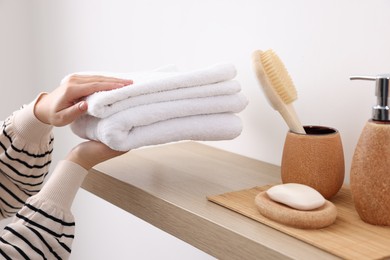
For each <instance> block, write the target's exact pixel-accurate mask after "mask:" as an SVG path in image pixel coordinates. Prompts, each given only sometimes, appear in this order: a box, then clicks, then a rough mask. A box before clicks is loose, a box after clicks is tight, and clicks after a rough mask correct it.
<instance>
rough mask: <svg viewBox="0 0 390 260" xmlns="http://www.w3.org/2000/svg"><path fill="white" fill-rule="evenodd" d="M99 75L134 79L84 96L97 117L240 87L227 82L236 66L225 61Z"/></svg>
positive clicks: (236, 90) (226, 91)
mask: <svg viewBox="0 0 390 260" xmlns="http://www.w3.org/2000/svg"><path fill="white" fill-rule="evenodd" d="M100 74H101V75H106V76H116V77H120V78H128V79H132V80H133V81H134V83H133V84H132V85H129V86H125V87H123V88H119V89H115V90H110V91H102V92H97V93H94V94H92V95H90V96H89V97H87V102H88V113H89V114H90V115H93V116H95V117H100V118H104V117H108V116H110V115H112V114H114V113H117V112H119V111H121V110H124V109H127V108H129V107H134V106H138V105H145V104H151V103H156V102H163V101H174V100H178V99H185V98H199V97H207V96H217V95H228V94H233V93H237V92H239V91H240V90H241V87H240V85H239V84H238V82H237V81H233V80H232V81H230V80H231V79H233V78H234V77H235V76H236V69H235V67H234V65H232V64H228V63H221V64H217V65H214V66H211V67H208V68H204V69H198V70H192V71H187V72H177V71H169V70H165V71H164V70H157V71H151V72H144V73H139V72H138V73H129V74H113V73H100Z"/></svg>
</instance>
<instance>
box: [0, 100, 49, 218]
mask: <svg viewBox="0 0 390 260" xmlns="http://www.w3.org/2000/svg"><path fill="white" fill-rule="evenodd" d="M34 104H35V101H34V102H32V103H30V104H29V105H26V106H24V107H23V108H22V109H20V110H18V111H16V112H14V113H13V114H12V115H11V116H10V117H8V118H7V119H6V120H5V121H4V122H0V124H1V129H0V219H2V218H7V217H10V216H13V215H14V214H15V213H16V212H17V211H18V210H19V209H20V208H21V207H22V206H23V204H24V203H25V201H26V200H27V198H29V197H30V196H32V195H34V194H36V193H37V192H38V191H39V190H40V189H41V188H42V185H43V182H44V179H45V177H46V175H47V174H48V172H49V166H50V163H51V154H52V150H53V135H52V131H51V130H52V126H49V125H46V124H44V123H42V122H40V121H39V120H38V119H37V118H36V117H35V116H34Z"/></svg>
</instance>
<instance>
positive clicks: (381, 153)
mask: <svg viewBox="0 0 390 260" xmlns="http://www.w3.org/2000/svg"><path fill="white" fill-rule="evenodd" d="M350 79H351V80H371V81H375V82H376V89H375V95H376V97H377V104H376V105H375V106H373V108H372V119H370V120H368V121H367V123H366V124H365V126H364V128H363V131H362V133H361V135H360V138H359V141H358V143H357V146H356V148H355V152H354V155H353V158H352V165H351V172H350V186H351V193H352V198H353V201H354V204H355V208H356V211H357V212H358V214H359V216H360V218H361V219H362V220H363V221H365V222H367V223H370V224H374V225H382V226H390V108H389V81H390V74H382V75H377V76H374V77H369V76H353V77H351V78H350Z"/></svg>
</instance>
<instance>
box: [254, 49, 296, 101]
mask: <svg viewBox="0 0 390 260" xmlns="http://www.w3.org/2000/svg"><path fill="white" fill-rule="evenodd" d="M260 59H261V62H262V64H263V67H264V71H265V73H266V75H267V77H268V79H269V81H270V82H271V84H272V86H273V88H274V90H275V91H276V92H277V93H278V95H279V97H280V98H281V99H282V100H283V102H284V103H285V104H290V103H291V102H293V101H294V100H296V99H297V98H298V95H297V91H296V89H295V86H294V83H293V81H292V79H291V77H290V75H289V74H288V72H287V69H286V67H285V66H284V64H283V62H282V61H281V60H280V59H279V57H278V55H276V53H275V52H274V51H273V50H267V51H264V52H262V53H261V55H260Z"/></svg>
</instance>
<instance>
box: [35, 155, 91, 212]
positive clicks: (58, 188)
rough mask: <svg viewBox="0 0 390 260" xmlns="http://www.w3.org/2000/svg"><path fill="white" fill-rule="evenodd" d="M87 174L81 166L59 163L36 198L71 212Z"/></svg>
mask: <svg viewBox="0 0 390 260" xmlns="http://www.w3.org/2000/svg"><path fill="white" fill-rule="evenodd" d="M87 174H88V171H87V170H86V169H85V168H83V167H81V166H80V165H78V164H76V163H74V162H71V161H67V160H62V161H60V162H58V164H57V167H56V168H55V169H54V171H53V173H52V174H51V176H50V178H49V180H48V181H47V182H46V184H45V185H44V186H43V188H42V190H41V191H40V192H39V193H38V194H37V195H35V197H38V198H39V199H42V200H46V201H50V202H52V203H53V204H54V205H56V206H57V207H59V208H62V209H64V210H69V209H70V207H71V206H72V203H73V200H74V198H75V196H76V194H77V191H78V189H79V188H80V186H81V184H82V183H83V181H84V178H85V176H87Z"/></svg>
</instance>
